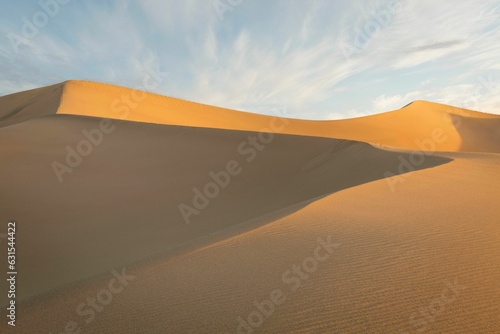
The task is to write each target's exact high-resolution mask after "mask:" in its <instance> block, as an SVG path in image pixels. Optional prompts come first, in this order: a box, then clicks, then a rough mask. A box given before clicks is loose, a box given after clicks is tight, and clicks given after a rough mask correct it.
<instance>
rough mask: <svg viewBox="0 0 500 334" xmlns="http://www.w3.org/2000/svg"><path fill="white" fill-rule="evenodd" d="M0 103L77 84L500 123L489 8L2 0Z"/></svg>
mask: <svg viewBox="0 0 500 334" xmlns="http://www.w3.org/2000/svg"><path fill="white" fill-rule="evenodd" d="M0 7H1V13H0V73H1V75H0V95H5V94H9V93H13V92H17V91H21V90H26V89H31V88H35V87H40V86H45V85H50V84H53V83H57V82H61V81H65V80H69V79H81V80H91V81H100V82H106V83H112V84H117V85H122V86H127V87H133V88H135V87H140V85H141V82H142V81H143V78H144V76H146V75H147V73H149V72H148V71H151V70H156V71H157V72H159V73H161V75H162V78H163V80H162V81H161V84H160V85H158V86H157V87H155V89H154V90H153V91H154V92H155V93H159V94H163V95H169V96H175V97H179V98H183V99H187V100H191V101H197V102H202V103H206V104H212V105H218V106H223V107H228V108H234V109H238V110H245V111H251V112H257V113H263V114H273V113H274V111H275V110H276V108H280V109H281V110H283V109H284V108H285V107H286V113H287V114H286V115H287V116H289V117H297V118H306V119H339V118H347V117H356V116H362V115H369V114H374V113H378V112H383V111H388V110H391V109H396V108H399V107H402V106H403V105H405V104H407V103H408V102H411V101H413V100H417V99H423V100H430V101H435V102H441V103H447V104H452V105H456V106H461V107H467V108H470V109H476V110H481V111H485V112H492V113H497V114H500V0H494V1H493V0H482V1H457V0H433V1H430V0H418V1H417V0H384V1H382V0H367V1H340V0H324V1H321V0H309V1H299V0H276V1H269V0H144V1H131V0H122V1H118V0H116V1H111V0H108V1H103V0H88V1H76V0H41V1H35V0H33V1H31V0H25V1H14V0H0Z"/></svg>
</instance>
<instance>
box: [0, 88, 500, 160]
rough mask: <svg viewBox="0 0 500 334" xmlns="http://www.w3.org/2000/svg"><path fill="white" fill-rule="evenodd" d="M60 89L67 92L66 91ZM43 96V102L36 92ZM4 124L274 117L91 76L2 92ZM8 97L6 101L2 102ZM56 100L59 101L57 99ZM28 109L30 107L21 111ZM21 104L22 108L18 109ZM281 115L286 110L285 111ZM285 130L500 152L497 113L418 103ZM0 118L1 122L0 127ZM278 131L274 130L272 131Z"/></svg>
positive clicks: (233, 125)
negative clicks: (77, 118) (63, 118)
mask: <svg viewBox="0 0 500 334" xmlns="http://www.w3.org/2000/svg"><path fill="white" fill-rule="evenodd" d="M61 91H62V94H61ZM35 94H39V95H40V96H39V97H38V100H36V101H33V98H32V96H33V95H35ZM0 101H2V104H4V105H5V107H3V108H2V109H3V110H2V111H0V117H3V118H4V122H5V124H12V123H13V122H17V121H22V120H24V119H26V116H25V115H27V114H29V113H30V110H32V109H34V108H37V110H38V111H36V112H34V113H33V116H39V115H40V114H41V112H40V110H43V113H45V114H51V113H58V114H70V115H82V116H93V117H104V118H111V119H123V120H128V121H135V122H146V123H157V124H170V125H185V126H195V127H207V128H216V129H233V130H244V131H266V129H267V131H269V130H270V128H272V127H273V121H272V117H270V116H265V115H258V114H252V113H247V112H240V111H235V110H230V109H224V108H219V107H213V106H208V105H204V104H199V103H194V102H189V101H184V100H180V99H176V98H172V97H167V96H161V95H156V94H151V93H145V92H142V91H138V90H134V89H130V88H124V87H119V86H113V85H107V84H102V83H95V82H88V81H67V82H64V83H62V84H59V85H55V86H51V87H46V88H42V89H38V90H35V91H28V92H22V93H18V94H13V95H10V96H6V97H2V98H1V100H0ZM4 101H5V102H4ZM55 101H59V104H58V106H57V107H56V106H55V104H56V103H57V102H55ZM23 107H25V110H24V109H22V108H23ZM21 109H22V112H17V113H16V111H19V110H21ZM280 116H284V115H280ZM288 120H289V123H288V124H287V126H286V127H285V128H284V129H282V130H279V132H280V133H286V134H294V135H305V136H317V137H327V138H338V139H349V140H357V141H364V142H369V143H374V144H378V145H384V146H389V147H399V148H406V149H412V150H431V151H434V150H436V151H471V152H496V153H500V149H499V146H498V142H499V141H500V130H499V129H500V115H492V114H485V113H480V112H477V111H472V110H466V109H461V108H457V107H451V106H447V105H442V104H438V103H432V102H425V101H415V102H413V103H411V104H410V105H408V106H406V107H404V108H402V109H399V110H394V111H390V112H387V113H382V114H378V115H374V116H368V117H361V118H355V119H347V120H338V121H308V120H298V119H288ZM1 125H2V123H1V122H0V126H1ZM271 130H273V129H271Z"/></svg>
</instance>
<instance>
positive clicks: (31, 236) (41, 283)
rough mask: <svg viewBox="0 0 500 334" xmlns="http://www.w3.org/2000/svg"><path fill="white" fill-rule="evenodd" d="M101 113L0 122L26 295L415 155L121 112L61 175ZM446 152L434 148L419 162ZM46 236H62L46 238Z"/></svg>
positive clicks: (347, 183)
mask: <svg viewBox="0 0 500 334" xmlns="http://www.w3.org/2000/svg"><path fill="white" fill-rule="evenodd" d="M100 121H101V120H100V119H99V118H95V117H82V116H71V115H52V116H45V117H39V118H36V119H33V120H30V121H26V122H23V123H20V124H16V125H12V126H9V127H4V128H0V141H1V142H3V143H7V145H5V146H1V147H0V155H1V156H2V157H3V158H4V159H5V160H4V162H3V163H2V164H1V165H0V183H1V184H2V185H3V186H4V188H6V189H9V193H8V194H4V195H3V196H1V198H0V205H1V208H2V210H0V212H1V213H0V219H3V220H7V219H11V218H12V217H16V219H17V220H19V221H21V222H23V225H22V226H23V228H22V229H20V232H19V233H20V235H19V238H20V240H23V243H24V246H23V247H20V248H19V257H20V258H23V261H22V262H20V270H23V272H24V275H23V276H22V277H20V282H21V284H23V285H24V286H25V288H24V289H22V290H21V291H20V295H19V300H20V299H21V298H23V297H27V296H31V295H34V294H36V293H39V292H41V291H46V290H49V289H51V288H54V287H56V286H58V285H60V284H64V283H68V282H71V281H73V280H77V279H80V278H82V277H88V276H91V275H93V274H96V273H98V272H101V271H105V270H107V269H108V268H111V267H115V266H117V265H122V264H125V263H129V262H133V261H135V260H139V259H142V258H144V257H146V256H150V255H153V254H155V253H157V252H161V251H165V250H167V249H169V248H171V247H173V246H177V245H180V244H182V243H185V242H187V241H189V240H192V239H194V238H197V237H200V236H203V235H207V234H209V233H213V232H215V231H218V230H221V229H223V228H226V227H229V226H233V225H235V224H238V223H241V222H244V221H246V220H249V219H252V218H256V217H258V216H261V215H264V214H267V213H270V212H273V211H276V210H279V209H283V208H285V207H288V206H290V205H294V204H297V203H301V202H304V201H309V200H311V199H314V198H316V197H318V196H323V195H327V194H330V193H333V192H337V191H340V190H342V189H346V188H349V187H354V186H357V185H359V184H363V183H366V182H371V181H373V180H377V179H381V178H383V177H384V175H385V173H386V172H390V173H394V174H398V173H399V169H400V165H401V159H405V160H409V159H410V158H409V153H406V152H390V151H386V150H382V149H378V148H375V147H373V146H371V145H369V144H366V143H361V142H353V141H345V140H338V139H330V138H316V137H304V136H291V135H275V137H274V138H273V140H272V141H271V142H269V143H268V144H266V145H265V146H264V149H263V150H262V151H258V150H256V149H253V150H251V149H250V148H251V146H250V144H249V142H250V140H249V138H251V137H256V136H257V137H258V135H257V134H256V133H253V132H243V131H229V130H216V129H207V128H192V127H179V126H165V125H154V124H146V123H135V122H124V121H115V122H114V123H113V124H112V126H113V127H114V131H113V132H112V133H109V134H105V135H104V137H103V139H102V142H101V143H100V144H99V145H98V146H95V147H94V148H93V150H92V152H91V154H89V155H88V156H86V157H85V156H83V157H82V161H81V163H80V164H79V165H78V166H75V167H74V168H71V169H72V171H71V172H68V173H64V174H62V182H59V180H58V177H57V176H56V173H55V171H54V167H53V164H54V162H55V161H57V162H59V163H61V164H66V158H67V156H68V149H67V147H70V148H72V149H73V150H77V147H78V145H79V143H81V142H82V140H86V137H85V136H84V135H83V133H82V131H83V130H87V131H90V130H92V129H97V128H99V124H100ZM242 148H243V149H242ZM252 152H253V153H252ZM251 158H253V160H251ZM230 161H234V162H236V163H237V164H238V166H239V171H240V173H239V174H237V175H234V176H232V177H231V179H230V181H229V185H227V186H226V187H225V188H222V187H218V188H219V191H216V192H217V193H218V195H217V196H216V197H215V198H213V199H209V204H208V205H206V207H204V208H201V209H200V210H198V211H199V212H197V213H196V214H192V215H189V220H187V221H188V222H189V223H190V224H189V225H188V224H187V223H186V222H187V221H186V220H185V219H184V217H183V215H182V214H181V212H180V209H179V204H182V203H184V204H186V205H189V206H190V207H191V208H195V207H196V205H195V204H194V201H195V199H194V198H195V195H196V190H195V189H198V190H199V191H200V192H203V193H206V194H207V193H213V192H214V190H213V188H212V190H209V191H206V190H205V187H206V185H207V184H208V183H210V182H213V180H214V178H213V177H212V176H211V175H210V172H214V173H217V174H220V172H221V171H226V170H228V169H227V165H228V162H230ZM449 161H450V159H447V158H441V157H432V156H431V157H427V158H426V159H425V162H424V163H423V164H422V165H420V166H419V167H418V168H417V169H423V168H429V167H433V166H437V165H441V164H443V163H446V162H449ZM67 166H69V164H68V165H67ZM402 171H403V172H405V171H407V170H405V169H403V170H402ZM226 175H227V173H226ZM198 198H199V197H198ZM196 201H198V202H200V200H199V199H197V200H196ZM201 202H203V201H201ZM103 227H105V228H103ZM23 231H25V233H26V234H24V233H23ZM28 231H29V232H28ZM47 240H53V241H54V243H53V244H52V245H51V246H50V247H46V246H45V245H46V242H47ZM72 245H78V247H73V246H72ZM41 247H45V252H44V255H43V256H42V257H40V256H39V249H40V248H41ZM24 263H25V264H26V266H24V265H23V264H24ZM28 264H29V265H28Z"/></svg>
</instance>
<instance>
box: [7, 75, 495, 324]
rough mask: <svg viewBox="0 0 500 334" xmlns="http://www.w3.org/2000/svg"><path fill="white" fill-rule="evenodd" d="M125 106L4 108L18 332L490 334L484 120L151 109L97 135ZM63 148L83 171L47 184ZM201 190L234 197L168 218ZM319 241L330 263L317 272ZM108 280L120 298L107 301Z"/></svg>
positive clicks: (443, 112)
mask: <svg viewBox="0 0 500 334" xmlns="http://www.w3.org/2000/svg"><path fill="white" fill-rule="evenodd" d="M130 92H131V91H130V90H128V89H126V88H122V87H114V86H110V85H103V84H99V83H90V82H78V81H70V82H66V83H63V84H60V85H55V86H51V87H46V88H42V89H38V90H34V91H28V92H22V93H18V94H14V95H10V96H5V97H0V102H2V103H1V104H0V115H1V117H2V120H1V121H0V142H1V143H2V145H1V146H0V158H1V161H2V162H1V163H0V184H1V185H2V192H1V193H0V218H1V220H2V221H7V220H8V219H16V220H17V221H18V226H19V228H18V236H17V237H18V257H19V259H20V260H19V268H18V271H19V273H20V274H19V276H18V284H19V286H20V288H19V293H18V296H17V300H18V303H19V306H18V322H17V323H18V326H16V332H18V333H33V332H37V333H38V332H42V333H50V332H52V333H60V332H63V331H64V329H65V327H66V329H67V332H69V333H77V332H78V331H77V328H78V329H80V330H81V331H82V333H163V332H168V333H237V330H238V326H243V327H246V328H247V330H246V331H242V332H243V333H246V332H250V330H249V329H251V330H253V331H254V332H255V333H257V332H262V333H397V334H401V333H417V332H421V331H424V330H425V331H426V332H429V333H498V332H499V331H500V318H499V316H498V312H497V310H498V308H500V304H499V302H498V301H499V300H500V298H499V297H500V288H499V285H498V281H499V279H500V267H499V266H498V264H497V263H498V259H499V258H500V246H499V241H500V240H499V238H500V233H499V232H500V225H499V223H500V221H499V218H498V217H500V208H499V207H498V205H496V201H497V199H498V198H499V197H500V196H499V195H500V178H499V176H500V155H499V154H498V152H499V150H500V142H499V141H498V140H497V139H498V137H496V136H498V133H499V131H498V129H499V126H498V122H499V119H500V118H499V117H498V116H497V115H489V114H483V113H479V112H473V111H467V110H461V109H457V108H453V107H450V106H444V105H439V104H435V103H430V102H424V101H417V102H414V103H412V104H411V105H409V106H407V107H405V108H402V109H399V110H396V111H391V112H388V113H384V114H379V115H374V116H369V117H363V118H359V119H350V120H342V121H304V120H293V119H285V120H283V119H278V120H276V119H273V118H271V117H268V116H260V115H255V114H251V113H243V112H238V111H232V110H227V109H221V108H216V107H210V106H204V105H200V104H195V103H191V102H187V101H182V100H177V99H173V98H169V97H161V96H157V95H151V94H148V95H147V98H145V99H144V100H143V101H142V102H141V103H140V104H138V105H137V107H136V108H133V109H131V110H130V111H129V113H128V115H127V117H125V118H124V117H111V116H113V115H112V114H111V113H112V110H111V109H110V108H108V107H106V106H109V102H111V103H112V101H113V100H114V99H115V98H116V97H117V96H118V97H119V96H120V95H121V94H128V93H130ZM14 111H15V112H14ZM179 111H182V112H179ZM201 115H203V117H201ZM107 117H111V118H115V120H113V121H111V122H108V121H105V120H103V118H107ZM458 117H460V118H458ZM120 118H123V120H120ZM189 122H191V123H189ZM273 125H274V126H275V127H279V129H280V131H277V132H279V133H277V134H274V135H273V136H270V135H265V134H263V133H260V134H259V133H258V132H257V131H261V130H262V129H269V128H270V127H271V126H273ZM436 129H437V130H436ZM96 130H99V131H100V132H101V135H102V137H100V136H99V135H96V133H97V132H96ZM82 131H83V132H82ZM85 133H87V134H89V133H91V134H93V136H91V137H86V135H85ZM89 138H92V139H93V140H94V143H92V140H90V139H89ZM444 138H446V139H445V140H443V139H444ZM264 139H265V140H264ZM85 140H86V141H88V142H89V143H90V144H91V145H90V146H88V147H86V146H85V145H83V144H81V143H82V141H85ZM252 140H254V141H253V142H254V143H255V142H256V143H257V144H258V145H257V146H252V144H251V143H252ZM422 143H424V144H425V145H424V146H425V148H431V150H427V151H425V152H421V151H418V152H416V150H421V148H419V144H422ZM68 146H69V150H75V151H78V148H80V149H83V150H85V148H87V150H90V153H89V154H88V155H87V156H82V157H81V161H80V162H78V163H76V165H75V166H74V167H69V168H70V169H71V172H65V173H63V174H60V175H59V177H60V178H58V176H57V173H55V172H54V166H53V164H54V161H56V162H58V163H61V164H67V162H66V158H67V154H68V148H67V147H68ZM257 147H259V148H261V150H260V149H258V148H257ZM252 148H253V149H252ZM73 162H75V161H73ZM68 166H69V165H68ZM211 172H213V173H212V174H211ZM214 173H215V174H214ZM233 174H234V175H233ZM213 175H219V179H218V181H219V182H220V184H224V182H223V181H224V180H223V179H224V178H223V177H221V175H226V176H227V175H229V182H228V184H227V185H226V186H221V185H218V187H216V188H217V189H218V191H216V192H217V193H218V194H217V195H216V196H214V197H213V198H208V196H206V197H207V199H208V204H207V205H206V207H203V208H200V209H199V210H198V209H197V211H198V213H196V214H192V215H189V218H188V219H187V220H186V217H185V216H184V217H183V214H182V212H181V211H180V209H179V205H180V204H186V206H190V207H192V208H195V205H194V204H193V197H194V196H195V194H196V190H195V189H197V190H200V191H201V192H203V191H204V190H203V189H204V187H205V186H206V185H207V184H209V183H211V182H212V183H213V184H216V183H217V182H216V181H214V176H213ZM61 179H62V182H60V181H61ZM209 188H210V187H209ZM216 188H213V187H212V190H214V189H216ZM214 191H215V190H214ZM0 233H4V231H0ZM318 238H320V239H321V240H322V242H323V243H324V242H325V240H328V238H330V239H331V240H332V243H333V244H334V246H335V247H333V248H331V249H330V250H331V252H329V251H328V250H327V248H325V247H323V248H322V249H320V251H321V252H320V253H318V251H317V249H318V247H319V246H321V245H322V242H319V241H318ZM319 254H321V256H322V260H321V261H320V260H317V258H315V256H319ZM314 259H316V260H314ZM2 261H5V260H4V258H2ZM314 263H316V266H313V267H312V269H314V270H312V269H311V267H308V266H311V265H314ZM295 264H298V265H305V266H306V268H309V269H310V272H309V273H307V271H305V269H303V270H302V275H303V276H301V275H298V274H293V273H292V272H291V271H290V270H292V269H293V268H294V267H293V266H294V265H295ZM2 265H4V262H2ZM122 268H125V269H124V270H125V272H126V273H127V274H128V275H131V276H130V280H129V281H125V283H126V284H125V285H124V286H123V290H120V292H118V293H114V292H113V293H112V294H109V293H108V294H106V291H105V290H109V289H111V290H113V289H112V287H113V286H112V285H110V281H111V280H114V283H116V282H118V281H117V280H116V279H115V278H116V277H117V276H116V275H117V273H119V272H122ZM302 268H304V267H302ZM113 270H115V272H114V273H113ZM283 275H285V279H284V278H283ZM306 276H307V278H306ZM297 282H300V286H296V283H297ZM294 287H297V289H295V290H293V289H292V288H294ZM0 288H1V289H2V291H4V289H5V283H4V282H2V284H1V285H0ZM103 289H104V292H103ZM280 291H281V298H277V299H276V300H279V301H280V302H279V303H277V304H272V305H273V306H272V307H271V309H272V311H270V310H271V309H269V308H268V309H267V313H268V314H264V313H266V312H263V311H259V312H260V313H259V314H262V319H260V318H259V317H258V315H257V313H256V310H257V311H258V310H259V309H258V307H257V306H256V305H255V303H257V304H258V305H261V307H264V310H266V309H265V307H266V306H265V305H267V306H269V304H268V303H267V302H265V301H267V300H269V301H270V300H273V296H274V297H276V296H278V295H279V293H278V292H280ZM92 296H94V297H99V298H101V299H99V300H104V301H106V303H102V304H99V305H98V306H97V309H98V310H99V311H97V309H96V310H94V311H91V310H92V308H90V306H88V305H87V304H86V303H87V302H88V299H87V298H92ZM103 296H108V297H109V296H112V297H111V299H112V300H109V301H108V300H105V299H102V298H104V297H103ZM0 301H1V302H2V305H5V303H6V298H5V296H4V295H3V294H2V296H1V299H0ZM108 302H109V304H108ZM262 305H264V306H262ZM79 311H80V313H82V312H83V313H84V314H83V315H81V314H79V313H78V312H79ZM85 311H86V313H85ZM92 314H93V316H92ZM86 320H87V321H88V323H87V322H86ZM252 321H253V323H252ZM73 322H74V323H73ZM242 322H244V323H245V325H241V323H242ZM251 323H252V325H251ZM248 326H250V327H248ZM1 328H2V330H3V329H6V328H7V326H6V324H5V323H2V324H1ZM68 328H69V329H68Z"/></svg>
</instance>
